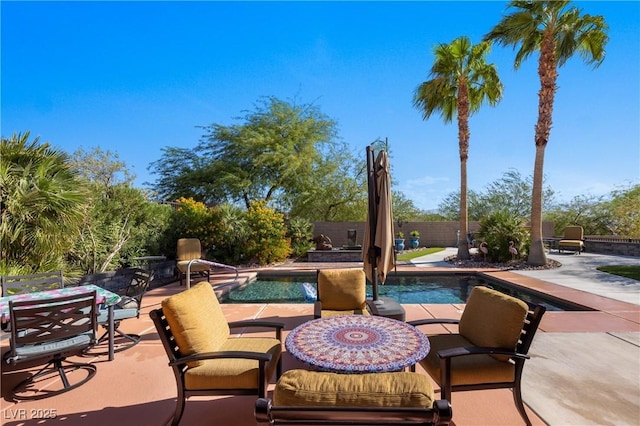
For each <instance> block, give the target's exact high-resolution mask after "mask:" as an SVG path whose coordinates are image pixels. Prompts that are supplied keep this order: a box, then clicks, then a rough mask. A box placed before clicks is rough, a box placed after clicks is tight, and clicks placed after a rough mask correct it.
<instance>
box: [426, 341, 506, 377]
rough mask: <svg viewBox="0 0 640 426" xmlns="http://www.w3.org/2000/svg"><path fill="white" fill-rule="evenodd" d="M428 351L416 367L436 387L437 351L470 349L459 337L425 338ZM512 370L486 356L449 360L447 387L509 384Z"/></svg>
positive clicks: (438, 361)
mask: <svg viewBox="0 0 640 426" xmlns="http://www.w3.org/2000/svg"><path fill="white" fill-rule="evenodd" d="M429 343H430V344H431V350H430V351H429V354H428V355H427V357H426V358H424V359H423V360H422V361H420V365H422V367H423V368H424V369H425V370H426V371H427V372H428V373H429V375H430V376H431V377H433V379H434V380H435V381H436V383H438V384H439V385H442V383H440V377H441V376H440V358H439V357H438V355H437V354H438V351H441V350H443V349H451V348H457V347H466V346H474V345H473V344H472V343H471V342H469V341H468V340H467V339H465V338H464V337H462V336H460V335H459V334H436V335H430V336H429ZM514 375H515V367H514V364H513V363H511V362H504V361H499V360H497V359H495V358H493V357H492V356H490V355H469V356H461V357H455V358H452V359H451V384H452V385H453V386H456V385H461V384H478V383H497V382H511V381H513V380H514V378H515V376H514Z"/></svg>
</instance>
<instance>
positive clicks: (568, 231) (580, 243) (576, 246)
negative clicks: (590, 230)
mask: <svg viewBox="0 0 640 426" xmlns="http://www.w3.org/2000/svg"><path fill="white" fill-rule="evenodd" d="M562 249H565V250H573V251H576V252H578V254H580V253H582V251H583V250H584V230H583V229H582V226H567V227H566V228H564V231H563V232H562V239H561V240H560V241H558V252H560V253H562Z"/></svg>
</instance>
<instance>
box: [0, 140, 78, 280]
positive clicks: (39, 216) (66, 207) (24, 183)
mask: <svg viewBox="0 0 640 426" xmlns="http://www.w3.org/2000/svg"><path fill="white" fill-rule="evenodd" d="M0 158H2V161H0V275H20V274H30V273H35V272H45V271H52V270H58V269H63V265H64V261H63V260H64V256H65V254H66V253H67V252H69V250H70V247H71V246H72V245H73V242H74V240H75V238H76V237H77V235H78V234H79V227H80V224H81V223H82V220H83V217H84V214H83V211H84V208H83V207H84V205H85V198H86V193H85V192H84V191H83V190H82V186H81V184H80V181H79V180H78V179H77V175H76V174H75V172H74V171H73V170H72V169H71V167H70V165H69V158H68V156H67V155H66V154H64V153H63V152H61V151H58V150H55V149H53V148H51V147H50V146H49V144H47V143H45V144H40V143H39V142H38V138H35V139H34V140H32V141H31V142H29V132H26V133H24V134H13V135H12V136H11V137H10V138H2V139H1V142H0Z"/></svg>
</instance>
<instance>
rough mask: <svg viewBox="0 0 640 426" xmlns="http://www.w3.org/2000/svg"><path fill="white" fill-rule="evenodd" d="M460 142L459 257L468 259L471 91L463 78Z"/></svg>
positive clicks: (460, 86) (459, 125)
mask: <svg viewBox="0 0 640 426" xmlns="http://www.w3.org/2000/svg"><path fill="white" fill-rule="evenodd" d="M458 143H459V145H460V234H462V236H463V238H461V239H460V240H459V241H458V259H460V260H468V259H469V258H470V257H471V256H469V245H468V244H467V234H468V233H469V220H468V216H469V212H468V207H467V159H468V158H469V92H468V89H467V82H466V80H464V79H461V80H460V82H459V85H458Z"/></svg>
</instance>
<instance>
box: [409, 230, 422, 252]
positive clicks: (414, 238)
mask: <svg viewBox="0 0 640 426" xmlns="http://www.w3.org/2000/svg"><path fill="white" fill-rule="evenodd" d="M409 235H410V237H409V240H410V241H411V248H418V246H420V232H418V231H417V230H415V229H414V230H413V231H411V232H410V233H409Z"/></svg>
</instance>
